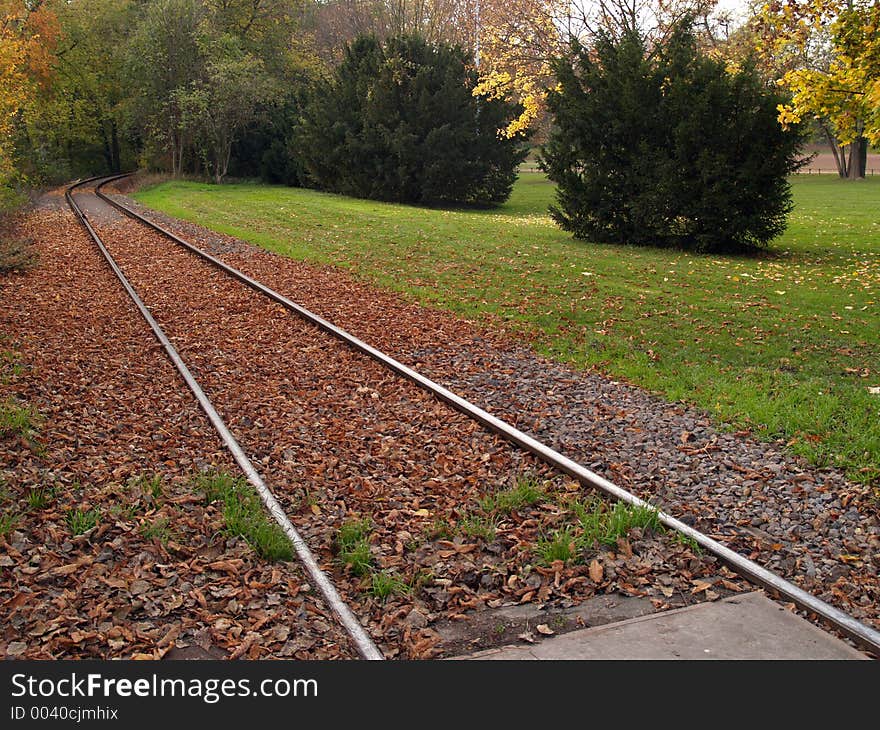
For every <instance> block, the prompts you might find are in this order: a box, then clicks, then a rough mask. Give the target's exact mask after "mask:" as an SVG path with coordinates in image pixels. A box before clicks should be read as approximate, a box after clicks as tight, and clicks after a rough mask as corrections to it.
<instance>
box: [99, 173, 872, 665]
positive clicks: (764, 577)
mask: <svg viewBox="0 0 880 730" xmlns="http://www.w3.org/2000/svg"><path fill="white" fill-rule="evenodd" d="M110 182H113V180H106V181H104V182H102V183H100V184H99V185H97V186H96V188H95V193H96V194H97V195H98V196H99V197H100V198H101V199H102V200H104V201H106V202H108V203H109V204H110V205H112V206H114V207H115V208H116V209H117V210H119V211H121V212H123V213H125V214H126V215H128V216H129V217H131V218H133V219H134V220H136V221H139V222H141V223H143V224H145V225H147V226H149V227H150V228H152V229H153V230H155V231H157V232H158V233H161V234H162V235H163V236H166V237H167V238H169V239H171V240H172V241H174V242H176V243H177V244H179V245H181V246H183V247H184V248H186V249H187V250H189V251H191V252H192V253H194V254H196V255H197V256H200V257H201V258H203V259H205V260H206V261H208V262H210V263H211V264H213V265H214V266H216V267H217V268H219V269H220V270H222V271H224V272H225V273H227V274H229V275H230V276H232V277H234V278H235V279H238V280H239V281H240V282H242V283H243V284H245V285H247V286H249V287H250V288H252V289H254V290H256V291H258V292H260V293H261V294H264V295H265V296H267V297H268V298H270V299H272V300H273V301H275V302H276V303H278V304H280V305H282V306H283V307H285V308H286V309H288V310H290V311H291V312H294V313H295V314H297V315H299V316H300V317H302V318H303V319H305V320H307V321H308V322H311V323H312V324H314V325H316V326H317V327H319V328H320V329H321V330H323V331H325V332H327V333H328V334H331V335H333V336H334V337H336V338H337V339H340V340H342V341H343V342H345V343H346V344H348V345H349V346H351V347H353V348H354V349H356V350H358V351H360V352H362V353H364V354H365V355H367V356H369V357H370V358H372V359H373V360H375V361H377V362H379V363H381V364H382V365H384V366H385V367H387V368H389V369H390V370H392V371H394V372H396V373H397V374H399V375H401V376H403V377H404V378H406V379H407V380H409V381H411V382H413V383H415V384H416V385H418V386H419V387H421V388H423V389H425V390H427V391H428V392H430V393H432V394H433V395H434V396H435V397H437V398H439V399H440V400H442V401H444V402H445V403H448V404H449V405H451V406H452V407H453V408H455V409H456V410H458V411H460V412H461V413H464V414H465V415H467V416H469V417H470V418H473V419H474V420H476V421H478V422H479V423H481V424H483V425H484V426H485V427H486V428H488V429H489V430H491V431H493V432H494V433H496V434H498V435H499V436H502V437H503V438H504V439H506V440H508V441H510V442H512V443H514V444H516V445H517V446H519V447H520V448H522V449H524V450H526V451H528V452H530V453H532V454H534V455H535V456H537V457H538V458H539V459H541V460H542V461H544V462H545V463H547V464H549V465H551V466H553V467H555V468H557V469H559V470H560V471H562V472H564V473H565V474H568V475H569V476H570V477H573V478H574V479H576V480H577V481H578V482H579V483H581V484H583V485H585V486H589V487H593V488H596V489H599V490H601V491H603V492H605V493H606V494H608V495H610V496H612V497H614V498H616V499H618V500H620V501H622V502H626V503H627V504H630V505H635V506H640V507H648V508H650V509H652V510H655V511H657V517H658V519H659V520H660V522H661V523H662V524H663V525H665V526H666V527H668V528H670V529H672V530H676V531H677V532H679V533H681V534H683V535H685V536H686V537H689V538H690V539H692V540H693V541H695V542H696V543H697V544H698V545H700V546H701V547H702V548H704V549H706V550H708V551H709V552H711V553H712V554H714V555H716V556H717V557H719V558H721V559H722V560H723V561H724V562H725V563H727V564H728V565H729V566H731V567H732V568H733V569H734V570H735V571H736V572H737V573H740V574H741V575H743V576H745V577H746V578H748V579H749V580H751V581H752V582H754V583H757V584H758V585H761V586H763V587H765V588H768V589H770V590H771V591H775V592H777V593H778V594H779V595H781V596H783V597H785V598H786V599H788V600H790V601H792V602H793V603H794V604H795V605H797V606H798V607H800V608H801V609H803V610H805V611H809V612H811V613H814V614H816V615H817V616H819V617H821V618H822V619H823V620H824V621H826V622H827V623H828V624H830V625H831V626H833V627H835V628H837V629H838V630H839V631H841V632H842V633H844V634H845V635H846V636H848V637H849V638H851V639H852V640H853V641H855V642H856V643H858V644H859V645H861V646H862V647H864V648H867V649H869V650H871V651H873V652H875V653H877V654H880V632H878V631H877V630H875V629H873V628H872V627H870V626H867V625H865V624H863V623H861V622H860V621H858V620H857V619H855V618H853V617H852V616H850V615H849V614H847V613H844V612H843V611H841V610H840V609H838V608H835V607H834V606H832V605H830V604H828V603H826V602H825V601H823V600H821V599H820V598H817V597H816V596H814V595H812V594H811V593H808V592H806V591H805V590H803V589H802V588H799V587H798V586H796V585H794V584H793V583H791V582H790V581H787V580H785V579H784V578H782V577H781V576H779V575H776V574H775V573H773V572H771V571H769V570H767V569H766V568H764V567H763V566H761V565H759V564H757V563H755V562H754V561H752V560H749V559H748V558H746V557H744V556H742V555H740V554H739V553H737V552H735V551H734V550H731V549H730V548H728V547H727V546H726V545H723V544H722V543H720V542H718V541H717V540H714V539H712V538H711V537H709V536H708V535H704V534H703V533H701V532H699V531H698V530H695V529H694V528H692V527H691V526H690V525H687V524H685V523H684V522H681V521H680V520H677V519H676V518H674V517H672V516H671V515H669V514H666V513H665V512H662V511H659V510H656V508H655V506H654V505H652V504H651V503H650V502H647V501H645V500H643V499H641V498H639V497H637V496H636V495H634V494H632V493H630V492H628V491H627V490H625V489H623V488H622V487H619V486H617V485H616V484H614V483H613V482H611V481H609V480H608V479H605V478H604V477H602V476H600V475H598V474H596V473H595V472H592V471H590V470H589V469H587V468H586V467H584V466H581V465H580V464H578V463H577V462H575V461H573V460H572V459H570V458H568V457H567V456H565V455H564V454H561V453H559V452H558V451H556V450H555V449H552V448H550V447H549V446H547V445H546V444H544V443H542V442H540V441H538V440H537V439H535V438H533V437H531V436H529V435H528V434H526V433H523V432H522V431H520V430H519V429H517V428H516V427H515V426H512V425H511V424H509V423H507V422H506V421H503V420H501V419H500V418H497V417H495V416H493V415H492V414H491V413H488V412H487V411H485V410H483V409H482V408H480V407H479V406H477V405H474V404H473V403H471V402H469V401H467V400H465V399H464V398H462V397H461V396H459V395H457V394H455V393H453V392H452V391H450V390H448V389H446V388H444V387H443V386H442V385H440V384H438V383H435V382H434V381H432V380H430V379H429V378H427V377H425V376H423V375H421V374H420V373H418V372H416V371H415V370H413V369H411V368H409V367H407V366H406V365H404V364H402V363H400V362H398V361H397V360H395V359H394V358H392V357H390V356H389V355H386V354H385V353H383V352H381V351H380V350H377V349H376V348H374V347H372V346H371V345H368V344H367V343H366V342H364V341H362V340H360V339H359V338H357V337H355V336H354V335H352V334H350V333H348V332H346V331H345V330H343V329H341V328H340V327H337V326H336V325H334V324H332V323H331V322H329V321H327V320H326V319H324V318H322V317H320V316H318V315H317V314H314V313H313V312H311V311H309V310H308V309H306V308H305V307H303V306H301V305H299V304H297V303H296V302H294V301H292V300H291V299H288V298H287V297H285V296H283V295H282V294H279V293H278V292H276V291H274V290H273V289H270V288H269V287H268V286H266V285H265V284H262V283H260V282H259V281H257V280H255V279H252V278H251V277H249V276H248V275H247V274H244V273H242V272H241V271H239V270H238V269H235V268H233V267H232V266H229V265H228V264H226V263H224V262H223V261H221V260H220V259H218V258H216V257H214V256H212V255H211V254H209V253H207V252H206V251H203V250H202V249H200V248H198V247H197V246H194V245H193V244H191V243H189V242H188V241H186V240H184V239H183V238H181V237H180V236H178V235H176V234H174V233H172V232H171V231H169V230H167V229H165V228H163V227H162V226H160V225H159V224H158V223H155V222H154V221H151V220H150V219H149V218H146V217H144V216H142V215H140V214H139V213H137V212H136V211H134V210H132V209H131V208H129V207H128V206H126V205H123V204H122V203H119V202H118V201H116V200H113V199H112V198H110V197H109V196H107V195H105V194H104V193H103V192H102V191H101V188H102V187H104V185H107V184H109V183H110Z"/></svg>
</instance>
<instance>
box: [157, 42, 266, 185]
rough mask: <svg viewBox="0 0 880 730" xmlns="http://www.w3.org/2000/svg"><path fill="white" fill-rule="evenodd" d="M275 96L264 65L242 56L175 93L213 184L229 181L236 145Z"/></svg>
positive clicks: (214, 66) (212, 65)
mask: <svg viewBox="0 0 880 730" xmlns="http://www.w3.org/2000/svg"><path fill="white" fill-rule="evenodd" d="M275 91H276V89H275V85H274V84H273V80H272V79H271V77H269V76H268V75H267V74H266V73H265V70H264V69H263V63H262V61H261V60H260V59H257V58H254V57H253V56H251V55H250V54H243V55H241V56H239V57H237V58H236V57H228V58H226V57H224V58H220V59H218V60H216V61H210V62H208V66H207V72H206V78H205V79H204V80H199V81H196V82H194V83H193V84H191V85H190V86H189V87H186V88H182V89H178V90H177V91H175V92H174V94H173V97H174V101H175V103H176V105H177V106H178V108H179V109H180V110H181V128H183V129H186V130H187V131H188V132H189V136H190V138H191V139H192V140H193V143H194V146H195V148H196V149H197V150H198V151H199V153H200V156H201V157H202V159H203V160H205V162H206V163H207V164H206V167H208V168H209V169H210V170H211V174H212V176H213V178H214V182H217V183H219V182H221V181H222V180H223V178H224V177H226V173H227V172H228V171H229V161H230V157H231V155H232V145H233V144H234V142H235V140H236V138H237V137H238V136H239V135H240V134H241V132H242V130H244V129H245V128H246V127H247V126H248V125H249V124H251V123H252V122H253V121H254V120H255V119H257V117H258V116H259V113H260V108H261V106H262V105H264V104H266V103H267V102H268V101H269V100H270V99H271V98H272V96H273V95H274V94H275Z"/></svg>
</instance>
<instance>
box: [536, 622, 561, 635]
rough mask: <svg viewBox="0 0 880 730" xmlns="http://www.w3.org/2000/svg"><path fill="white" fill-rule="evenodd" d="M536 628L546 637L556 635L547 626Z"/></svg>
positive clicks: (540, 625)
mask: <svg viewBox="0 0 880 730" xmlns="http://www.w3.org/2000/svg"><path fill="white" fill-rule="evenodd" d="M535 628H536V629H537V631H538V633H539V634H544V636H553V634H555V633H556V632H555V631H554V630H553V629H551V628H550V627H549V626H548V625H547V624H538V625H537V626H536V627H535Z"/></svg>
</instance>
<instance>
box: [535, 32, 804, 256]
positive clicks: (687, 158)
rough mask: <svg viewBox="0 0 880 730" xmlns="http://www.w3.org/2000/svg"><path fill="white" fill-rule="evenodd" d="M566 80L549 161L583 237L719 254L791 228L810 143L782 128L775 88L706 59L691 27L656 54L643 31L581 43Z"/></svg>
mask: <svg viewBox="0 0 880 730" xmlns="http://www.w3.org/2000/svg"><path fill="white" fill-rule="evenodd" d="M557 79H558V82H559V87H558V89H557V90H554V91H551V92H550V94H549V97H548V104H549V107H550V110H551V111H552V113H553V114H554V120H555V129H554V131H553V133H552V134H551V136H550V140H549V142H548V144H547V146H546V148H545V149H544V152H543V156H542V165H543V167H544V169H545V170H546V172H547V173H548V176H549V177H550V179H552V180H554V181H555V182H556V183H557V186H558V190H557V204H556V205H555V206H554V207H553V208H552V209H551V213H552V215H553V217H554V219H555V220H556V221H557V222H558V223H559V224H560V225H561V226H562V227H563V228H565V229H566V230H569V231H571V232H572V233H574V235H575V236H576V237H579V238H589V239H593V240H598V241H607V242H613V243H632V244H650V245H659V246H675V247H681V248H688V249H692V250H697V251H721V250H742V249H749V248H753V247H756V246H762V245H766V244H767V243H768V242H769V241H770V240H771V239H772V238H773V237H774V236H776V235H778V234H779V233H781V232H782V231H783V230H784V228H785V220H786V215H787V213H788V212H789V210H790V207H791V196H790V189H789V185H788V182H787V175H788V174H789V173H791V172H793V171H794V170H795V169H797V167H798V162H797V155H798V153H797V151H798V147H799V145H800V142H801V137H800V135H799V134H798V133H797V132H796V131H794V130H792V131H789V132H785V131H783V130H782V129H781V127H780V126H779V124H778V123H777V120H776V115H777V112H776V107H777V104H779V103H781V101H782V97H781V96H780V95H779V94H778V92H775V91H773V90H768V89H767V88H765V86H764V85H763V84H762V82H761V79H760V77H759V76H758V74H757V73H755V71H754V70H753V69H751V68H749V67H748V66H746V67H744V68H743V69H740V70H738V71H736V72H733V73H730V72H729V71H728V70H727V69H726V67H725V64H724V63H722V62H720V61H717V60H714V59H712V58H710V57H708V56H706V55H704V54H702V53H700V52H699V50H698V48H697V42H696V38H695V36H694V33H693V30H692V28H691V26H690V24H689V23H687V22H685V23H681V24H679V25H678V26H677V27H675V28H674V29H673V31H672V33H671V34H670V35H669V37H668V39H667V40H666V41H664V42H663V43H661V44H657V45H655V46H654V47H653V49H652V51H650V52H649V50H648V48H647V43H646V40H645V38H644V36H643V35H641V34H639V33H638V32H626V33H624V34H623V35H622V36H621V37H620V38H619V39H615V38H613V37H611V36H610V35H601V36H600V37H599V41H598V43H597V44H596V46H595V49H593V50H587V49H585V48H583V47H581V46H580V45H579V44H577V43H575V44H574V47H573V59H564V60H562V61H560V63H559V64H558V66H557Z"/></svg>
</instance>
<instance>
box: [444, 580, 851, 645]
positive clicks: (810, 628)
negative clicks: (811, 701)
mask: <svg viewBox="0 0 880 730" xmlns="http://www.w3.org/2000/svg"><path fill="white" fill-rule="evenodd" d="M458 658H460V659H488V660H496V659H503V660H511V659H513V660H534V659H867V658H868V657H867V656H865V655H864V654H862V653H861V652H859V651H857V650H856V649H854V648H852V647H851V646H850V645H849V644H847V643H846V642H844V641H842V640H840V639H838V638H837V637H835V636H832V635H831V634H829V633H826V632H825V631H823V630H822V629H820V628H818V627H816V626H814V625H813V624H811V623H810V622H809V621H807V620H805V619H803V618H801V617H800V616H798V615H796V614H794V613H791V612H790V611H788V610H786V609H785V608H783V607H782V606H780V605H779V604H778V603H775V602H773V601H771V600H770V599H769V598H767V597H766V596H765V595H764V594H763V593H761V592H757V591H756V592H754V593H747V594H744V595H741V596H732V597H730V598H726V599H724V600H722V601H716V602H712V603H700V604H697V605H694V606H688V607H687V608H681V609H677V610H674V611H666V612H663V613H655V614H651V615H650V616H640V617H638V618H633V619H630V620H627V621H621V622H618V623H614V624H607V625H605V626H598V627H595V628H589V629H582V630H578V631H570V632H568V633H566V634H561V635H559V636H555V637H552V638H550V639H546V640H544V641H542V642H541V643H540V644H534V645H523V646H507V647H501V648H499V649H489V650H486V651H482V652H478V653H476V654H472V655H470V656H467V657H458Z"/></svg>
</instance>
